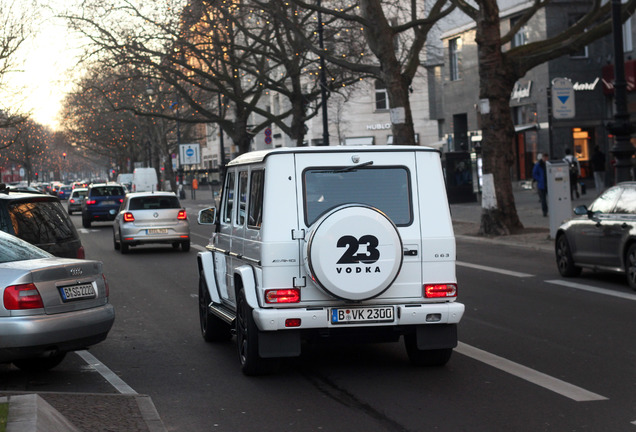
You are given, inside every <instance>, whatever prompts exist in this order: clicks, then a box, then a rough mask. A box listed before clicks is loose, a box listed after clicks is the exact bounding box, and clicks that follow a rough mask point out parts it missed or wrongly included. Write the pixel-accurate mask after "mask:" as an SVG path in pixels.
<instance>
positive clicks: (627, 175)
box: [608, 0, 634, 183]
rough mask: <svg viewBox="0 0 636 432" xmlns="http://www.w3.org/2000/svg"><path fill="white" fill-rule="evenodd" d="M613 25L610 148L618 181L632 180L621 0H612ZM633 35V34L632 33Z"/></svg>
mask: <svg viewBox="0 0 636 432" xmlns="http://www.w3.org/2000/svg"><path fill="white" fill-rule="evenodd" d="M612 26H613V28H612V29H613V35H614V105H615V107H616V111H615V113H614V121H612V122H610V123H609V124H608V130H609V131H610V132H611V133H612V135H614V146H613V147H612V149H611V150H610V151H611V152H612V154H613V155H614V157H615V158H616V183H620V182H623V181H628V180H631V172H630V171H631V168H632V166H633V163H632V155H633V154H634V146H633V145H632V143H631V135H632V133H633V132H634V127H633V126H632V124H631V123H630V121H629V112H628V111H627V83H626V81H625V59H624V52H623V24H622V21H621V0H612ZM630 36H631V35H630Z"/></svg>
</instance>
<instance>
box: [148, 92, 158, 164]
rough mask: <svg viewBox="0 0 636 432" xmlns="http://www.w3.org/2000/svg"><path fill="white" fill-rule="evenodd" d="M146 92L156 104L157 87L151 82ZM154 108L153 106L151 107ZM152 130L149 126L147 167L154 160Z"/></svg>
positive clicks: (152, 102)
mask: <svg viewBox="0 0 636 432" xmlns="http://www.w3.org/2000/svg"><path fill="white" fill-rule="evenodd" d="M146 94H147V95H148V99H149V100H150V103H151V104H152V105H153V106H154V104H155V101H156V100H157V95H156V94H155V89H154V87H153V86H152V85H151V84H148V86H147V87H146ZM151 109H152V107H151ZM151 138H152V135H151V130H150V127H148V139H147V140H146V151H147V153H148V155H147V157H148V163H147V164H146V167H147V168H150V167H151V165H152V164H151V161H152V143H151Z"/></svg>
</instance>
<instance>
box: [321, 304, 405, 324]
mask: <svg viewBox="0 0 636 432" xmlns="http://www.w3.org/2000/svg"><path fill="white" fill-rule="evenodd" d="M393 316H394V309H393V307H392V306H382V307H368V308H332V309H331V324H354V323H377V322H393V321H394V318H393Z"/></svg>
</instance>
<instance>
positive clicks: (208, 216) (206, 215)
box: [197, 207, 216, 225]
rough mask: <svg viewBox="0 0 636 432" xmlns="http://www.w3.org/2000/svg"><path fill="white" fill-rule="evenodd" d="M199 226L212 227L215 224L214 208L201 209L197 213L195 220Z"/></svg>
mask: <svg viewBox="0 0 636 432" xmlns="http://www.w3.org/2000/svg"><path fill="white" fill-rule="evenodd" d="M197 222H198V223H199V225H214V224H216V207H210V208H206V209H203V210H201V211H200V212H199V217H198V218H197Z"/></svg>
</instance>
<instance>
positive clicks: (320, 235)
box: [305, 204, 403, 301]
mask: <svg viewBox="0 0 636 432" xmlns="http://www.w3.org/2000/svg"><path fill="white" fill-rule="evenodd" d="M402 250H403V249H402V239H401V238H400V234H399V233H398V230H397V227H396V226H395V225H394V224H393V222H392V221H391V220H390V219H389V218H388V217H387V216H386V215H385V214H384V213H382V212H381V211H380V210H378V209H376V208H373V207H369V206H363V205H359V204H357V205H346V206H341V207H338V208H336V209H334V210H332V211H331V212H329V213H328V214H327V215H325V216H323V217H322V218H321V219H319V220H318V221H317V222H316V224H315V225H314V227H313V228H312V230H311V232H310V234H309V236H308V241H307V247H306V248H305V253H306V257H305V258H306V259H305V262H306V263H307V266H308V270H309V272H310V273H311V275H312V276H313V278H314V280H315V281H316V283H317V284H318V285H319V286H320V287H321V288H322V289H323V290H325V291H326V292H327V293H329V294H331V295H332V296H335V297H338V298H341V299H345V300H356V301H358V300H365V299H369V298H372V297H376V296H378V295H380V294H382V293H383V292H384V291H385V290H386V289H387V288H388V287H389V286H390V285H391V284H392V283H393V281H394V280H395V278H396V277H397V275H398V273H399V272H400V268H401V267H402V258H403V252H402Z"/></svg>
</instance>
